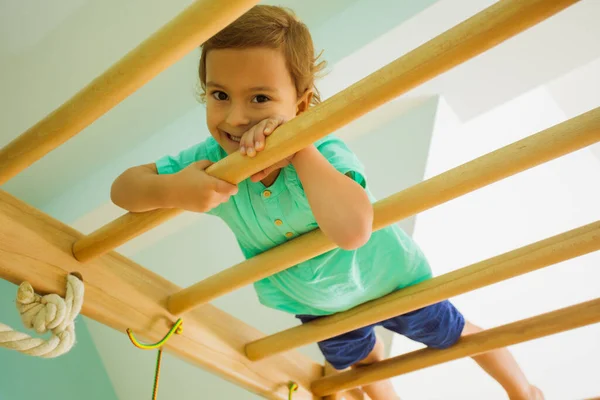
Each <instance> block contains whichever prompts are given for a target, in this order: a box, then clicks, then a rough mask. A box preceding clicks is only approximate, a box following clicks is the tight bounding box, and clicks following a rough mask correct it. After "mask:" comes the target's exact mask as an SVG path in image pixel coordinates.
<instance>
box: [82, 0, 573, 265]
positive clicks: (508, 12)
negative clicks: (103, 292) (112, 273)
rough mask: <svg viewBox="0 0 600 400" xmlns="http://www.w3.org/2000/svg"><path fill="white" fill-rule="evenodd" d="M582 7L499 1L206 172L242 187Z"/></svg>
mask: <svg viewBox="0 0 600 400" xmlns="http://www.w3.org/2000/svg"><path fill="white" fill-rule="evenodd" d="M577 1H578V0H553V1H547V0H501V1H499V2H498V3H496V4H494V5H493V6H491V7H489V8H487V9H486V10H484V11H482V12H480V13H478V14H476V15H475V16H473V17H471V18H469V19H468V20H466V21H464V22H462V23H461V24H459V25H457V26H455V27H454V28H452V29H450V30H448V31H447V32H445V33H443V34H441V35H439V36H437V37H436V38H434V39H432V40H430V41H429V42H427V43H425V44H423V45H422V46H420V47H418V48H416V49H415V50H413V51H411V52H409V53H407V54H405V55H404V56H402V57H399V58H398V59H396V60H395V61H393V62H391V63H390V64H388V65H387V66H385V67H383V68H381V69H379V70H378V71H376V72H374V73H373V74H371V75H369V76H367V77H366V78H364V79H362V80H360V81H359V82H357V83H355V84H354V85H352V86H350V87H349V88H347V89H345V90H343V91H341V92H339V93H337V94H336V95H335V96H333V97H331V98H329V99H327V100H326V101H324V102H323V103H321V104H319V105H318V106H316V107H314V108H312V109H311V110H310V111H309V112H307V113H304V114H302V115H300V116H298V117H296V118H294V119H292V120H291V121H290V122H288V123H286V124H285V125H283V126H281V127H280V128H278V129H277V134H274V135H272V136H271V137H270V138H269V140H268V141H267V144H266V146H265V149H264V150H263V151H261V152H260V153H259V154H258V156H257V157H254V158H248V157H243V156H241V155H240V154H238V153H234V154H232V155H230V156H228V157H227V158H225V159H224V160H222V161H220V162H218V163H216V164H214V165H212V166H211V167H210V168H209V169H208V170H207V172H208V173H209V174H211V175H213V176H215V177H217V178H220V179H223V180H225V181H228V182H230V183H234V184H237V183H239V182H241V181H242V180H244V179H246V178H248V177H249V176H251V175H252V174H254V173H256V172H258V171H261V170H263V169H265V168H266V167H268V166H270V165H273V164H274V163H275V162H277V161H279V160H282V159H283V158H286V157H288V156H290V155H292V154H294V153H296V152H297V151H299V150H301V149H302V148H305V147H307V146H309V145H310V144H312V143H314V142H315V141H317V140H318V139H320V138H322V137H323V136H325V135H327V134H329V133H331V132H334V131H336V130H337V129H339V128H341V127H343V126H344V125H346V124H348V123H350V122H352V121H353V120H355V119H357V118H358V117H360V116H362V115H364V114H366V113H368V112H370V111H372V110H374V109H376V108H377V107H379V106H381V105H382V104H385V103H387V102H388V101H390V100H392V99H394V98H396V97H398V96H400V95H401V94H403V93H406V92H408V91H409V90H411V89H413V88H415V87H416V86H418V85H420V84H422V83H424V82H426V81H428V80H430V79H432V78H434V77H436V76H438V75H440V74H442V73H444V72H446V71H448V70H450V69H451V68H453V67H455V66H457V65H459V64H461V63H463V62H464V61H467V60H469V59H471V58H473V57H475V56H477V55H478V54H481V53H483V52H485V51H487V50H489V49H491V48H492V47H494V46H496V45H498V44H500V43H501V42H503V41H505V40H507V39H509V38H511V37H512V36H514V35H516V34H518V33H520V32H522V31H524V30H526V29H528V28H530V27H531V26H533V25H535V24H537V23H539V22H541V21H543V20H544V19H546V18H549V17H550V16H552V15H554V14H556V13H558V12H559V11H561V10H563V9H565V8H566V7H568V6H570V5H571V4H574V3H576V2H577ZM180 212H181V210H176V209H171V210H155V211H149V212H145V213H136V214H133V213H129V214H126V215H124V216H122V217H120V218H117V219H116V220H114V221H112V222H110V223H109V224H108V225H106V226H104V227H102V228H100V229H99V230H97V231H95V232H93V233H91V234H90V235H88V236H87V237H86V238H84V239H82V240H81V241H79V242H77V243H76V244H75V246H74V249H73V253H74V255H75V257H76V258H77V259H78V260H80V261H88V260H91V259H93V258H94V257H98V256H99V255H101V254H103V253H104V252H106V251H108V250H111V249H114V248H117V247H118V246H120V245H121V244H123V243H125V242H126V241H128V240H131V239H132V238H134V237H136V236H139V235H141V234H142V233H144V232H147V231H148V230H150V229H152V228H154V227H156V226H157V225H158V224H160V223H163V222H164V221H166V220H167V219H169V218H173V217H174V216H176V215H178V214H179V213H180Z"/></svg>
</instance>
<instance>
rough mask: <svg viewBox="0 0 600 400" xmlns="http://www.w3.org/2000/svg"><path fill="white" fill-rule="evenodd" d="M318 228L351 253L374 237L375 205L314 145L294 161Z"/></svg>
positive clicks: (357, 185) (360, 188)
mask: <svg viewBox="0 0 600 400" xmlns="http://www.w3.org/2000/svg"><path fill="white" fill-rule="evenodd" d="M292 165H293V166H294V168H295V169H296V172H297V174H298V177H299V178H300V181H301V182H302V186H303V187H304V192H305V193H306V197H307V199H308V202H309V204H310V206H311V210H312V212H313V214H314V216H315V219H316V221H317V223H318V224H319V227H320V228H321V230H322V231H323V233H325V235H327V237H329V238H330V239H331V240H332V241H333V242H334V243H336V244H337V245H338V246H339V247H341V248H343V249H346V250H352V249H356V248H358V247H360V246H362V245H364V244H365V243H366V242H367V241H368V240H369V238H370V237H371V230H372V224H373V206H372V205H371V202H370V200H369V197H368V196H367V192H366V191H365V190H364V189H363V188H362V186H360V185H359V184H358V183H356V182H355V181H354V180H352V179H350V178H349V177H347V176H345V175H343V174H342V173H340V172H339V171H338V170H336V169H335V168H334V167H333V166H332V165H331V164H330V163H329V161H328V160H327V159H326V158H325V157H324V156H323V155H322V154H321V153H320V152H319V150H317V148H316V147H315V146H314V145H311V146H309V147H307V148H305V149H303V150H300V151H299V152H298V153H296V155H295V156H294V158H293V159H292Z"/></svg>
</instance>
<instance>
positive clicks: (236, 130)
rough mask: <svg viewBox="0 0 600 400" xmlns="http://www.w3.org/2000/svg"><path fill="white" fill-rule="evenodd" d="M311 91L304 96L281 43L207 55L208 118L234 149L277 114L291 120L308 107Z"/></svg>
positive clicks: (221, 140) (228, 147)
mask: <svg viewBox="0 0 600 400" xmlns="http://www.w3.org/2000/svg"><path fill="white" fill-rule="evenodd" d="M308 98H309V93H306V94H304V95H303V96H302V97H301V98H298V96H297V94H296V87H295V85H294V82H293V80H292V77H291V75H290V73H289V71H288V69H287V67H286V63H285V57H284V55H283V53H282V52H281V51H280V50H278V49H270V48H265V47H256V48H249V49H218V50H211V51H210V52H209V53H208V54H207V57H206V120H207V125H208V129H209V130H210V133H211V135H212V136H213V137H214V138H215V140H216V141H217V142H219V144H220V145H221V147H223V149H224V150H225V151H226V152H227V153H228V154H231V153H233V152H235V151H237V150H238V149H239V143H238V141H239V138H240V137H241V136H242V135H243V134H244V133H245V132H246V131H247V130H248V129H250V128H251V127H252V126H254V125H255V124H257V123H258V122H260V121H262V120H264V119H266V118H269V117H274V116H280V117H283V119H284V120H285V121H288V120H290V119H292V118H294V117H295V116H296V115H297V114H299V113H301V112H303V111H305V110H306V109H307V108H308Z"/></svg>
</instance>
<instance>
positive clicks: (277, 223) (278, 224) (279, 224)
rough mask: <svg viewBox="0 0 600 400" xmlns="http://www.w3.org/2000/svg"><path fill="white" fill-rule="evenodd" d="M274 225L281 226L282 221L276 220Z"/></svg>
mask: <svg viewBox="0 0 600 400" xmlns="http://www.w3.org/2000/svg"><path fill="white" fill-rule="evenodd" d="M275 225H277V226H281V225H283V221H282V220H280V219H276V220H275Z"/></svg>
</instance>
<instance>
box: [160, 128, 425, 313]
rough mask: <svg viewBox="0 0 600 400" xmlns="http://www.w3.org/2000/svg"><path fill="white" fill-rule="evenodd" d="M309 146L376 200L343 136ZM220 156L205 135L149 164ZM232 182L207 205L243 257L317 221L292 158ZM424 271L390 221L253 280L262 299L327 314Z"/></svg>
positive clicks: (167, 165)
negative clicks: (364, 238)
mask: <svg viewBox="0 0 600 400" xmlns="http://www.w3.org/2000/svg"><path fill="white" fill-rule="evenodd" d="M315 146H316V147H317V149H318V150H319V151H320V152H321V154H323V156H325V158H326V159H327V160H329V162H330V163H331V164H332V165H333V166H334V167H335V168H336V169H337V170H338V171H340V172H341V173H343V174H346V175H348V176H350V177H351V178H352V179H354V180H355V181H356V182H358V183H359V184H360V185H361V186H362V187H363V188H365V190H366V191H367V193H368V195H369V198H370V199H371V201H372V202H374V201H375V198H374V197H373V195H372V194H371V193H370V191H369V189H368V186H367V182H366V177H365V172H364V167H363V165H362V164H361V163H360V161H359V160H358V158H357V157H356V155H355V154H354V153H352V152H351V151H350V149H348V147H347V146H346V145H345V143H344V142H342V141H341V140H340V139H338V138H336V137H334V136H331V135H330V136H327V137H325V138H323V139H321V140H319V141H317V142H316V143H315ZM226 156H227V154H226V153H225V151H224V150H223V149H222V148H221V147H220V146H219V144H218V143H217V142H216V141H215V140H214V139H213V138H212V137H211V138H209V139H207V140H206V141H204V142H202V143H200V144H197V145H194V146H192V147H190V148H188V149H186V150H183V151H182V152H181V153H179V154H178V155H176V156H166V157H163V158H161V159H159V160H158V161H157V162H156V167H157V169H158V172H159V174H172V173H176V172H178V171H180V170H182V169H183V168H185V167H187V166H188V165H190V164H191V163H193V162H196V161H199V160H206V159H208V160H210V161H212V162H217V161H219V160H221V159H223V158H225V157H226ZM238 188H239V189H238V193H237V194H236V195H235V196H232V197H231V198H230V199H229V201H228V202H226V203H223V204H220V205H219V206H217V207H216V208H214V209H212V210H210V211H209V212H208V213H209V214H212V215H216V216H218V217H219V218H222V219H223V221H225V223H226V224H227V225H228V226H229V228H230V229H231V230H232V231H233V233H234V234H235V236H236V238H237V241H238V244H239V246H240V248H241V250H242V253H243V254H244V256H245V257H246V259H248V258H251V257H254V256H256V255H258V254H260V253H262V252H264V251H267V250H269V249H270V248H272V247H275V246H277V245H280V244H282V243H285V242H287V241H288V240H292V239H293V238H295V237H297V236H299V235H302V234H303V233H306V232H309V231H311V230H313V229H316V228H318V225H317V222H316V221H315V217H314V215H313V213H312V211H311V209H310V205H309V203H308V200H307V198H306V195H305V193H304V190H303V188H302V183H301V182H300V179H299V178H298V175H297V174H296V171H295V169H294V167H293V166H291V165H289V166H287V167H285V168H283V169H282V170H281V173H280V174H279V176H278V177H277V180H276V181H275V182H274V183H273V184H272V185H271V186H270V187H265V186H264V185H263V184H262V183H260V182H257V183H254V182H252V181H250V180H249V179H246V180H244V181H243V182H241V183H240V184H239V185H238ZM331 200H332V201H335V199H331ZM430 277H431V270H430V268H429V264H428V263H427V260H426V259H425V257H424V256H423V253H422V252H421V250H420V249H419V247H418V246H417V245H416V244H415V242H414V241H413V240H412V239H411V238H410V237H409V236H408V235H407V234H406V233H405V232H404V231H403V230H402V229H400V227H398V226H397V225H392V226H389V227H387V228H384V229H381V230H379V231H377V232H373V234H372V236H371V238H370V240H369V241H368V242H367V243H366V244H365V245H364V246H362V247H360V248H358V249H356V250H343V249H339V248H338V249H335V250H331V251H329V252H327V253H325V254H322V255H320V256H317V257H315V258H313V259H310V260H307V261H305V262H303V263H300V264H298V265H296V266H294V267H291V268H289V269H287V270H284V271H282V272H279V273H277V274H275V275H272V276H270V277H268V278H265V279H262V280H260V281H258V282H255V284H254V288H255V290H256V293H257V295H258V298H259V300H260V302H261V303H262V304H264V305H265V306H268V307H271V308H275V309H278V310H281V311H285V312H288V313H293V314H309V315H328V314H333V313H336V312H340V311H344V310H348V309H350V308H352V307H355V306H357V305H359V304H361V303H364V302H366V301H369V300H372V299H375V298H378V297H381V296H384V295H386V294H388V293H391V292H393V291H395V290H397V289H399V288H403V287H406V286H409V285H413V284H415V283H418V282H420V281H423V280H425V279H428V278H430Z"/></svg>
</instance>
